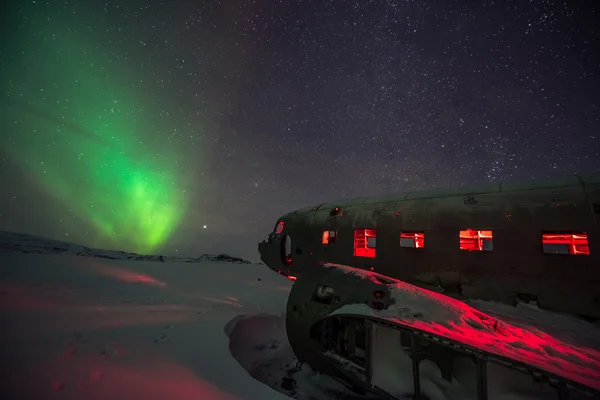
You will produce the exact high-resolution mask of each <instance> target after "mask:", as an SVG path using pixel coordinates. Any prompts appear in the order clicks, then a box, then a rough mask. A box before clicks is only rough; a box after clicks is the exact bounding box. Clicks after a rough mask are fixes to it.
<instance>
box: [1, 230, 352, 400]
mask: <svg viewBox="0 0 600 400" xmlns="http://www.w3.org/2000/svg"><path fill="white" fill-rule="evenodd" d="M1 238H2V239H1V240H0V243H2V244H1V246H0V276H1V277H2V279H1V280H0V320H1V321H2V329H1V330H0V343H1V345H0V346H2V349H1V354H2V363H1V364H0V365H2V367H1V368H0V398H2V399H6V400H10V399H62V400H70V399H89V400H93V399H97V400H105V399H114V400H118V399H123V400H125V399H127V400H131V399H144V400H151V399H156V400H164V399H173V400H179V399H182V400H187V399H190V400H191V399H194V400H199V399H215V400H222V399H227V400H230V399H261V400H263V399H264V400H276V399H286V398H287V399H289V397H287V396H286V395H289V396H292V397H294V398H297V399H309V398H311V399H319V400H321V399H323V400H327V399H334V398H351V397H349V396H348V395H347V394H342V395H338V394H339V393H340V392H341V393H344V391H345V389H344V387H343V386H342V385H341V384H339V383H337V382H335V381H333V380H331V379H329V378H327V377H323V376H319V375H317V374H315V373H313V372H312V371H310V369H302V368H295V366H296V361H295V358H294V355H293V353H292V351H291V349H290V347H289V344H288V343H287V337H286V333H285V319H284V317H283V314H284V312H285V305H286V301H287V296H288V293H289V290H290V288H291V285H292V282H291V281H289V280H287V279H286V278H285V277H283V276H281V275H278V274H275V273H273V272H272V271H271V270H269V269H268V268H267V267H265V266H262V265H252V264H250V265H249V264H242V263H236V262H233V263H224V262H220V261H214V260H218V259H219V257H218V256H217V257H216V258H211V257H204V258H198V259H195V260H196V262H199V261H202V262H203V264H200V265H199V264H192V263H190V262H185V261H189V260H185V259H176V260H173V259H169V258H167V257H163V259H162V261H163V262H145V261H156V257H155V256H143V255H131V254H127V253H121V252H111V251H103V250H95V249H86V248H84V247H83V246H78V245H74V244H71V243H65V242H57V241H51V240H46V239H43V238H36V237H31V236H26V235H20V234H10V233H2V235H1ZM11 240H12V241H11ZM84 250H85V251H84ZM39 253H45V254H39ZM78 255H85V257H80V256H78ZM140 260H141V261H140ZM182 261H183V262H182ZM225 261H229V260H228V259H227V260H225ZM225 266H226V268H224V267H225ZM253 377H255V378H256V379H254V378H253Z"/></svg>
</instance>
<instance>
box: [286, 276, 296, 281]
mask: <svg viewBox="0 0 600 400" xmlns="http://www.w3.org/2000/svg"><path fill="white" fill-rule="evenodd" d="M287 278H288V279H289V280H290V281H295V280H296V279H298V278H296V277H295V276H292V275H288V277H287Z"/></svg>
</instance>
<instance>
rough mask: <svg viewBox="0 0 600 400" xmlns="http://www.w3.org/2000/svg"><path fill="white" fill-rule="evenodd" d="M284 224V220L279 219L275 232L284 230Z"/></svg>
mask: <svg viewBox="0 0 600 400" xmlns="http://www.w3.org/2000/svg"><path fill="white" fill-rule="evenodd" d="M283 225H284V223H283V221H279V222H278V223H277V225H276V226H275V233H281V232H283Z"/></svg>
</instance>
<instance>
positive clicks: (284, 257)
mask: <svg viewBox="0 0 600 400" xmlns="http://www.w3.org/2000/svg"><path fill="white" fill-rule="evenodd" d="M281 262H283V264H284V265H287V266H291V265H292V238H291V237H290V235H285V236H284V237H283V238H282V239H281Z"/></svg>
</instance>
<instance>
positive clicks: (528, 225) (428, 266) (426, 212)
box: [259, 175, 600, 318]
mask: <svg viewBox="0 0 600 400" xmlns="http://www.w3.org/2000/svg"><path fill="white" fill-rule="evenodd" d="M597 219H600V176H579V175H572V176H571V177H567V178H565V179H560V180H553V181H547V182H541V181H532V182H526V183H498V184H494V185H490V186H487V187H479V188H457V189H447V190H432V191H420V192H409V193H402V194H393V195H388V196H377V197H364V198H359V199H352V200H340V201H335V202H329V203H323V204H317V205H313V206H309V207H306V208H302V209H299V210H296V211H292V212H290V213H288V214H285V215H283V216H282V217H281V218H279V220H278V221H277V223H276V226H275V229H274V230H273V232H272V233H270V234H269V238H268V239H267V240H265V241H263V242H261V243H260V244H259V252H260V254H261V258H262V260H263V262H264V263H265V264H266V265H267V266H269V267H270V268H271V269H273V270H275V271H277V272H279V273H282V274H285V275H287V276H289V277H291V278H292V279H293V278H296V277H301V275H302V273H303V271H305V270H306V269H309V268H318V267H319V266H320V265H321V264H323V263H338V264H344V265H348V266H352V267H355V268H362V269H369V270H373V271H375V272H378V273H380V274H383V275H387V276H390V277H393V278H395V279H400V280H402V281H405V282H408V283H412V284H414V285H418V286H421V287H424V288H427V289H430V290H436V291H439V292H442V293H444V294H447V295H450V296H453V297H457V298H466V299H482V300H491V301H500V302H505V303H511V304H514V303H515V302H516V301H519V299H521V300H524V301H536V302H537V303H538V304H539V306H540V307H541V308H545V309H550V310H556V311H561V312H567V313H571V314H576V315H581V316H586V317H590V318H600V232H599V228H598V225H597Z"/></svg>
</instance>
